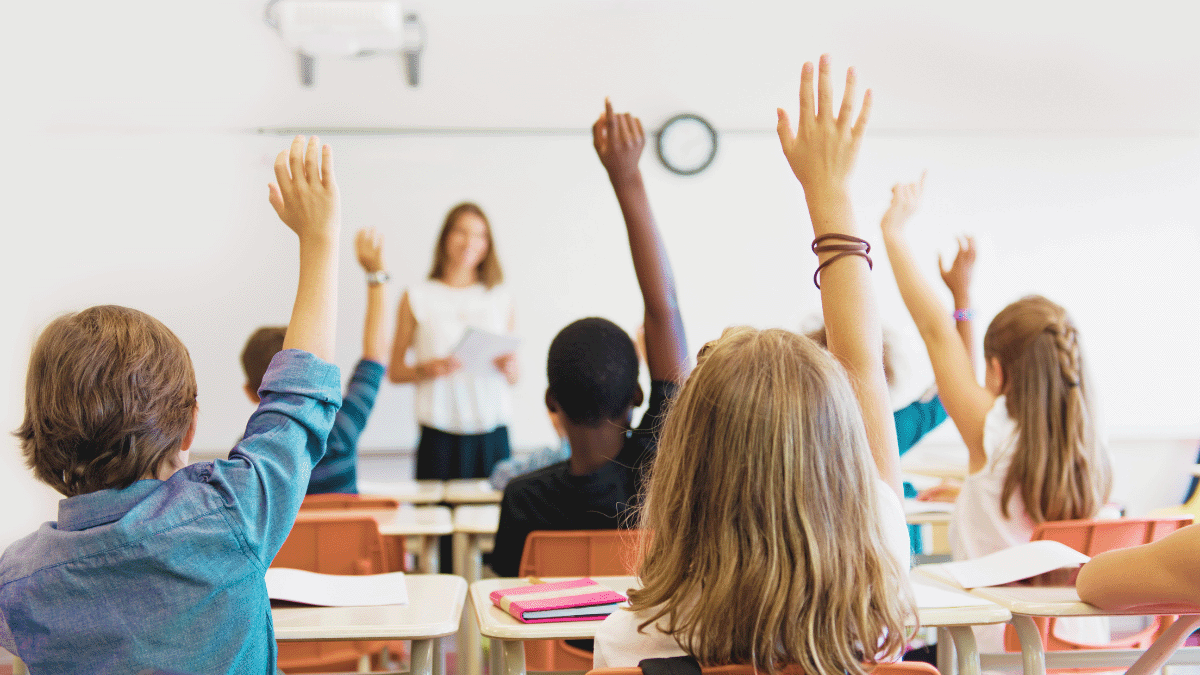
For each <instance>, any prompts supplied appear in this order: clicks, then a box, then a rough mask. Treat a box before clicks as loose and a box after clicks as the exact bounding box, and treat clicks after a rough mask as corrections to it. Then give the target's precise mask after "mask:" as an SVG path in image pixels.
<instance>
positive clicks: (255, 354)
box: [242, 326, 287, 391]
mask: <svg viewBox="0 0 1200 675" xmlns="http://www.w3.org/2000/svg"><path fill="white" fill-rule="evenodd" d="M286 334H287V326H263V327H262V328H259V329H258V330H256V331H254V333H252V334H251V335H250V339H249V340H246V347H245V348H244V349H242V370H244V371H246V386H247V388H248V389H249V390H250V391H258V388H259V387H261V386H262V379H263V375H265V374H266V372H267V367H268V366H270V365H271V359H273V358H275V355H276V354H278V353H279V352H280V351H281V350H283V337H284V335H286Z"/></svg>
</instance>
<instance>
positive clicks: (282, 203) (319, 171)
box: [269, 136, 341, 239]
mask: <svg viewBox="0 0 1200 675" xmlns="http://www.w3.org/2000/svg"><path fill="white" fill-rule="evenodd" d="M319 144H320V140H318V139H317V137H316V136H313V137H311V138H309V139H308V143H307V147H306V144H305V142H304V137H303V136H297V137H296V138H294V139H292V146H291V148H289V149H287V150H283V151H282V152H280V153H279V156H277V157H276V158H275V180H276V181H278V182H277V183H271V185H270V196H269V199H270V202H271V206H273V207H275V213H278V214H279V219H280V220H282V221H283V222H284V224H286V225H287V226H288V227H289V228H291V229H292V231H293V232H295V233H296V235H297V236H299V237H300V238H301V239H307V238H310V237H321V238H324V239H336V238H337V233H338V229H339V228H340V225H341V224H340V221H339V198H338V187H337V182H336V181H335V180H334V178H333V151H332V150H331V149H330V148H329V146H328V145H326V146H324V147H322V146H320V145H319Z"/></svg>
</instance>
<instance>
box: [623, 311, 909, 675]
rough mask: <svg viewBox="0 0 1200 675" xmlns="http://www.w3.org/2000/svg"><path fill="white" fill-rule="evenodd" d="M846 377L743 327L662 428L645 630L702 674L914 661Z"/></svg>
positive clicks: (795, 343)
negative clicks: (667, 640) (674, 645)
mask: <svg viewBox="0 0 1200 675" xmlns="http://www.w3.org/2000/svg"><path fill="white" fill-rule="evenodd" d="M877 484H878V479H877V474H876V471H875V468H874V464H873V463H872V460H871V453H870V450H869V448H868V447H867V438H866V433H865V430H864V428H863V421H862V416H861V414H860V412H859V409H858V405H857V402H856V400H855V398H854V395H853V392H852V390H851V388H850V383H849V381H848V380H847V378H846V374H845V372H844V371H843V370H842V368H841V367H840V366H839V365H838V364H837V363H835V361H834V360H833V358H832V357H831V356H830V355H829V354H828V353H826V352H825V351H824V350H823V349H821V348H820V347H818V346H817V345H816V344H815V343H814V342H813V341H812V340H810V339H808V338H805V337H803V336H800V335H796V334H794V333H790V332H788V331H784V330H779V329H772V330H764V331H758V330H754V329H752V328H747V327H740V328H731V329H729V330H726V331H725V334H724V335H722V336H721V338H720V339H719V340H717V341H715V342H714V343H711V344H709V345H708V346H706V347H705V349H704V351H702V353H701V358H700V363H699V364H698V365H697V367H696V369H695V370H694V371H693V372H692V374H691V375H690V376H689V378H688V380H687V382H686V383H685V384H684V386H683V388H682V389H681V391H680V392H679V394H678V396H677V397H676V399H675V402H674V403H673V404H672V405H671V408H670V410H669V412H668V413H667V415H666V418H665V420H664V422H663V428H662V432H661V437H660V441H659V449H658V456H657V459H656V460H655V463H654V466H653V468H652V470H651V476H650V479H649V486H648V488H647V496H646V501H645V504H644V506H643V508H642V510H641V514H640V515H641V522H640V526H641V527H642V529H643V531H646V532H653V533H655V534H654V535H653V536H648V537H644V538H643V540H642V541H643V544H642V550H641V557H642V562H641V567H640V570H639V575H640V577H641V581H642V588H641V589H640V590H633V591H631V592H630V594H629V598H630V602H631V605H632V607H631V609H632V610H633V611H643V610H650V612H651V618H650V619H649V620H647V621H646V622H645V623H643V624H642V625H641V627H640V628H643V629H644V628H645V627H646V626H647V625H650V624H651V623H654V622H655V621H658V620H659V619H662V621H663V622H664V623H663V624H662V625H664V626H665V628H666V632H668V633H670V634H672V635H673V636H674V637H675V639H676V640H677V641H678V642H679V644H680V645H681V646H682V647H683V648H684V650H685V651H687V652H688V653H689V654H691V655H692V656H694V657H695V658H696V659H697V660H698V661H700V663H701V664H703V665H724V664H751V665H753V666H754V667H755V668H756V669H758V670H760V671H764V672H767V673H774V672H775V671H776V670H778V669H781V668H784V667H787V666H792V665H796V666H799V667H801V668H803V669H804V672H805V673H808V674H809V675H843V674H844V673H847V672H849V673H860V672H863V669H862V663H863V662H867V663H872V662H875V661H876V660H877V659H880V658H884V657H889V656H893V655H896V654H899V653H900V651H901V650H902V649H903V647H904V642H905V636H906V631H905V620H906V618H908V617H909V616H911V615H912V614H913V605H912V600H911V594H910V592H909V590H908V585H907V584H906V583H905V582H904V571H903V570H902V569H901V568H900V564H899V562H897V561H896V560H895V559H894V558H893V556H892V555H891V554H890V553H889V551H888V547H887V544H886V541H887V539H886V537H885V535H884V533H883V529H882V527H881V526H880V523H879V522H878V509H877V506H876V504H877V501H876V500H877V498H878V497H879V495H877V492H878V488H877V487H876V486H877Z"/></svg>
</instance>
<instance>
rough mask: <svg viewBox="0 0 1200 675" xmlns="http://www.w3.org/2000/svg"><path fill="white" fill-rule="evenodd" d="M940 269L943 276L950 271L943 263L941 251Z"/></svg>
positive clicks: (939, 256) (939, 258) (939, 257)
mask: <svg viewBox="0 0 1200 675" xmlns="http://www.w3.org/2000/svg"><path fill="white" fill-rule="evenodd" d="M938 271H939V272H941V273H942V276H943V277H944V276H946V275H947V274H949V273H950V270H948V269H946V266H945V265H943V264H942V254H941V253H939V254H938Z"/></svg>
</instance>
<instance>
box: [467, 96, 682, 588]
mask: <svg viewBox="0 0 1200 675" xmlns="http://www.w3.org/2000/svg"><path fill="white" fill-rule="evenodd" d="M604 107H605V110H604V114H603V115H601V116H600V118H599V119H598V120H596V123H595V124H594V125H593V126H592V141H593V144H594V146H595V148H596V154H597V155H599V157H600V163H601V164H603V165H604V169H605V170H606V171H607V172H608V178H609V180H610V181H611V182H612V186H613V190H614V191H615V192H616V195H617V202H618V203H620V205H621V213H622V215H624V217H625V228H626V232H627V233H628V235H629V250H630V253H631V255H632V256H633V269H634V272H635V273H636V274H637V280H638V286H639V287H640V288H641V291H642V300H643V302H644V303H645V325H646V329H645V330H646V352H647V353H646V356H647V364H648V367H649V369H650V381H651V384H650V403H649V407H648V408H647V409H646V412H645V413H644V414H643V415H642V420H641V423H640V424H638V426H637V428H635V429H632V430H630V423H631V411H632V410H633V408H635V407H637V406H639V405H641V403H642V397H643V392H642V388H641V386H640V385H639V384H638V357H637V353H636V352H635V350H634V345H633V341H632V340H630V339H629V335H628V334H627V333H625V331H623V330H621V328H619V327H618V326H617V325H616V324H614V323H612V322H611V321H607V320H605V319H599V318H588V319H580V320H579V321H576V322H574V323H572V324H570V325H569V326H567V327H566V328H563V329H562V330H561V331H560V332H559V333H558V335H557V336H556V337H555V338H554V341H553V342H552V343H551V344H550V353H549V355H548V357H547V360H546V361H547V363H546V375H547V379H548V380H549V386H548V387H547V388H546V407H547V408H549V410H550V412H551V413H552V414H557V413H560V414H561V419H562V422H563V426H564V427H565V428H566V433H567V438H568V439H569V441H570V444H571V458H570V460H568V461H566V462H562V463H559V464H554V465H551V466H549V467H546V468H544V469H541V470H539V471H535V472H533V473H530V474H526V475H524V476H520V477H518V478H516V479H514V480H513V481H512V482H510V483H509V484H508V487H507V488H506V489H505V490H504V499H503V500H502V501H501V503H500V527H499V529H498V530H497V532H496V546H495V549H494V550H493V552H492V558H491V565H492V569H493V570H494V571H495V572H496V574H498V575H500V576H502V577H511V576H516V574H517V571H518V567H519V566H520V562H521V552H522V550H523V549H524V547H525V537H526V535H528V534H529V533H530V532H532V531H534V530H602V529H613V528H616V527H624V526H626V525H627V524H628V523H627V519H626V515H627V513H628V510H629V509H630V507H631V506H633V505H634V504H636V503H637V495H638V493H639V491H640V488H641V483H642V474H643V472H644V471H645V468H646V467H647V466H648V465H649V463H650V462H651V461H652V460H653V459H654V453H655V449H656V446H657V437H656V430H657V427H658V422H659V419H660V416H661V414H662V410H663V406H664V405H665V403H666V401H667V399H668V398H669V397H670V396H671V395H672V394H673V392H674V390H675V387H676V385H678V383H679V382H681V381H682V379H683V377H684V375H685V373H686V371H687V366H688V357H687V342H686V339H685V338H684V334H683V318H682V317H681V315H680V313H679V302H678V300H677V299H676V296H675V281H674V278H673V277H672V274H671V263H670V261H669V260H668V259H667V251H666V248H665V247H664V246H663V243H662V239H661V238H660V237H659V234H658V228H657V226H656V225H655V223H654V216H653V215H652V214H651V212H650V200H649V198H648V197H647V196H646V187H645V185H644V184H643V183H642V174H641V170H640V169H638V159H639V158H640V157H641V154H642V149H643V148H644V147H645V145H646V136H645V132H644V131H643V130H642V123H641V121H640V120H638V119H637V118H636V117H633V116H631V115H630V114H629V113H623V114H620V115H617V114H615V113H613V110H612V104H611V103H609V102H608V101H607V100H606V101H605V105H604Z"/></svg>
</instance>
